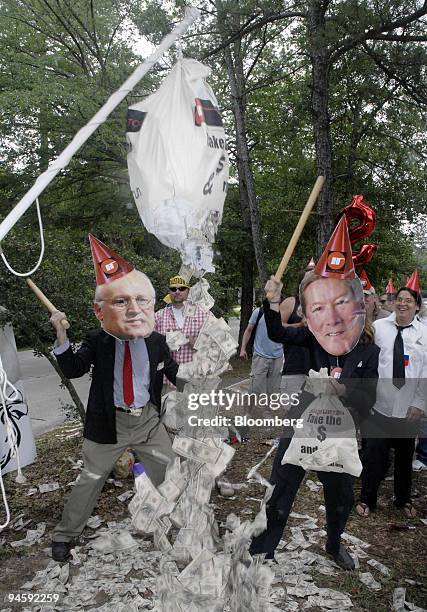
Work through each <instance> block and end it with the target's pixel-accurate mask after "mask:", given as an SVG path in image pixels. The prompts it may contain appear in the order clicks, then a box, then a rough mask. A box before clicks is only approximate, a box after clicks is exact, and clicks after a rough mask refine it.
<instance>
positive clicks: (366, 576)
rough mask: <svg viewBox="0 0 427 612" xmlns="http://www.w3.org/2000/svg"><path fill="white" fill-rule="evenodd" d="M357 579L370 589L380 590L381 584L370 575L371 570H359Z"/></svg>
mask: <svg viewBox="0 0 427 612" xmlns="http://www.w3.org/2000/svg"><path fill="white" fill-rule="evenodd" d="M359 580H360V582H361V583H362V584H364V585H365V586H367V587H368V589H371V590H372V591H380V590H381V585H380V583H379V582H377V581H376V580H375V579H374V577H373V576H372V574H371V572H359Z"/></svg>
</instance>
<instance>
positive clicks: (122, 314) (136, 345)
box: [50, 235, 178, 561]
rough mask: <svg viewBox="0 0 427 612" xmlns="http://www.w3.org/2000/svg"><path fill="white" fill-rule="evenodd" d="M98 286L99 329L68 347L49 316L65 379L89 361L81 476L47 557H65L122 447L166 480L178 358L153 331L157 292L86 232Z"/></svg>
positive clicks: (57, 318)
mask: <svg viewBox="0 0 427 612" xmlns="http://www.w3.org/2000/svg"><path fill="white" fill-rule="evenodd" d="M89 240H90V245H91V250H92V258H93V262H94V266H95V274H96V281H97V287H96V291H95V300H94V310H95V315H96V317H97V319H98V320H99V321H100V322H101V329H97V330H93V331H91V332H89V333H88V334H87V336H86V338H85V339H84V340H83V342H82V345H81V347H80V348H79V349H78V350H73V348H72V347H71V345H70V342H69V340H68V339H67V335H66V331H65V329H64V327H63V325H62V323H61V322H62V321H63V320H64V319H65V314H64V313H63V312H59V311H56V312H54V313H53V314H52V316H51V319H50V320H51V322H52V325H53V326H54V328H55V330H56V335H57V338H56V342H55V347H54V353H55V355H56V358H57V360H58V363H59V366H60V368H61V370H62V371H63V373H64V374H65V376H66V377H67V378H78V377H80V376H83V375H84V374H86V373H87V372H89V370H91V368H92V381H91V386H90V392H89V399H88V405H87V412H86V420H85V426H84V432H83V435H84V441H83V449H82V452H83V461H84V467H83V470H82V473H81V475H80V478H79V480H78V482H77V483H76V485H75V486H74V487H73V489H72V493H71V495H70V497H69V499H68V501H67V503H66V505H65V507H64V511H63V514H62V518H61V521H60V523H59V524H58V525H57V526H56V527H55V529H54V532H53V537H52V556H53V558H54V559H55V560H56V561H65V560H66V559H68V557H69V556H70V549H71V547H72V546H73V541H74V540H75V539H76V538H77V537H78V536H79V535H80V533H81V532H82V531H83V529H84V527H85V525H86V522H87V520H88V518H89V517H90V515H91V514H92V510H93V508H94V507H95V505H96V502H97V499H98V497H99V495H100V493H101V491H102V488H103V486H104V483H105V480H106V479H107V477H108V475H109V474H110V472H111V470H112V469H113V467H114V464H115V463H116V461H117V459H118V458H119V457H120V455H121V454H122V453H123V451H124V450H125V449H127V448H128V447H131V448H133V449H134V451H135V453H136V455H137V456H138V459H140V460H141V461H142V462H143V464H144V467H145V469H146V471H147V473H148V475H149V476H150V478H151V480H152V481H153V483H154V484H155V485H158V484H160V482H162V480H163V479H164V474H165V469H166V465H167V462H168V461H169V459H171V458H173V457H174V452H173V450H172V444H171V441H170V438H169V435H168V433H167V431H166V429H165V427H164V425H163V424H162V423H161V422H160V420H159V407H160V397H161V389H162V384H163V375H166V376H167V378H168V379H169V380H170V381H171V382H172V383H173V384H175V383H176V374H177V371H178V365H177V364H176V363H175V362H174V361H173V359H172V358H171V355H170V352H169V349H168V347H167V344H166V340H165V337H164V336H162V335H161V334H158V333H157V332H155V331H153V330H154V302H155V292H154V289H153V286H152V284H151V282H150V280H149V279H148V277H147V276H146V275H145V274H143V273H142V272H139V271H138V270H135V269H134V268H133V266H131V265H130V264H129V263H128V262H127V261H125V260H124V259H123V258H122V257H121V256H120V255H118V254H117V253H115V252H114V251H112V250H111V249H109V248H108V247H107V246H106V245H105V244H103V243H102V242H101V241H99V240H97V239H96V238H95V237H94V236H91V235H90V236H89Z"/></svg>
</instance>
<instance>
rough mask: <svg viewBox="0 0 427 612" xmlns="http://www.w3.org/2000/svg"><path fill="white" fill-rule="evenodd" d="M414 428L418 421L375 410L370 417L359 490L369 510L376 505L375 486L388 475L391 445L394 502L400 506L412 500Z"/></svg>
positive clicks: (376, 489)
mask: <svg viewBox="0 0 427 612" xmlns="http://www.w3.org/2000/svg"><path fill="white" fill-rule="evenodd" d="M417 428H418V424H417V423H410V422H408V421H407V420H406V419H397V418H393V417H386V416H384V415H382V414H380V413H378V412H374V414H373V417H372V419H371V429H370V436H371V437H369V438H367V440H366V447H365V449H364V453H363V471H362V490H361V493H360V501H361V502H363V503H364V504H367V506H369V508H370V509H371V510H375V508H376V506H377V498H378V489H379V487H380V484H381V481H382V480H384V478H385V476H386V474H387V469H388V466H389V455H390V449H391V448H394V496H395V501H394V504H395V506H397V507H398V508H403V506H404V505H405V504H406V503H407V502H410V501H411V485H412V456H413V454H414V448H415V436H416V431H417ZM376 436H378V437H376ZM402 436H405V437H402Z"/></svg>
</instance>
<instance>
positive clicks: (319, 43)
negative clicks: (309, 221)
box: [307, 0, 334, 257]
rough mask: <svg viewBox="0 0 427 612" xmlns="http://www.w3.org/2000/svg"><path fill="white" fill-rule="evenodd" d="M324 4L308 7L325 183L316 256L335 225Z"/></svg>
mask: <svg viewBox="0 0 427 612" xmlns="http://www.w3.org/2000/svg"><path fill="white" fill-rule="evenodd" d="M327 4H328V3H327V2H323V1H320V0H312V1H311V2H310V3H309V6H308V19H307V33H308V38H309V41H310V59H311V65H312V95H311V110H312V116H313V131H314V142H315V148H316V164H317V171H318V174H323V176H324V177H325V183H324V185H323V189H322V191H321V192H320V195H319V199H318V201H317V212H318V219H319V224H318V226H317V257H319V256H320V254H321V253H322V251H323V249H324V248H325V245H326V243H327V241H328V240H329V238H330V235H331V233H332V230H333V226H334V214H333V190H332V180H333V170H332V155H333V153H332V141H331V126H330V118H329V112H328V98H329V68H330V51H329V49H328V47H327V44H326V40H327V39H326V35H325V13H326V8H327Z"/></svg>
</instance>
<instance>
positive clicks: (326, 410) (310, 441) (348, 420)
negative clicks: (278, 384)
mask: <svg viewBox="0 0 427 612" xmlns="http://www.w3.org/2000/svg"><path fill="white" fill-rule="evenodd" d="M322 370H323V368H322ZM322 370H321V371H320V372H319V373H318V372H314V371H313V370H310V372H309V377H310V378H309V379H308V380H307V383H306V385H305V390H306V391H308V392H309V393H313V394H314V395H316V396H317V397H316V399H315V400H314V401H313V402H311V404H310V405H309V406H308V408H306V410H305V411H304V412H303V414H302V416H301V418H302V419H303V427H302V428H300V429H296V430H295V433H294V436H293V438H292V440H291V443H290V445H289V447H288V449H287V450H286V453H285V454H284V456H283V459H282V465H283V464H285V463H291V464H293V465H299V466H301V467H302V468H304V469H305V470H319V471H321V472H345V473H347V474H352V475H353V476H360V474H361V472H362V464H361V462H360V458H359V453H358V448H357V439H356V429H355V426H354V421H353V418H352V416H351V414H350V412H349V411H348V409H347V408H346V407H345V406H343V404H342V403H341V401H340V399H339V398H338V396H337V395H336V394H335V393H334V391H333V388H332V386H331V383H330V382H329V380H328V375H327V371H326V370H325V371H322Z"/></svg>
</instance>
